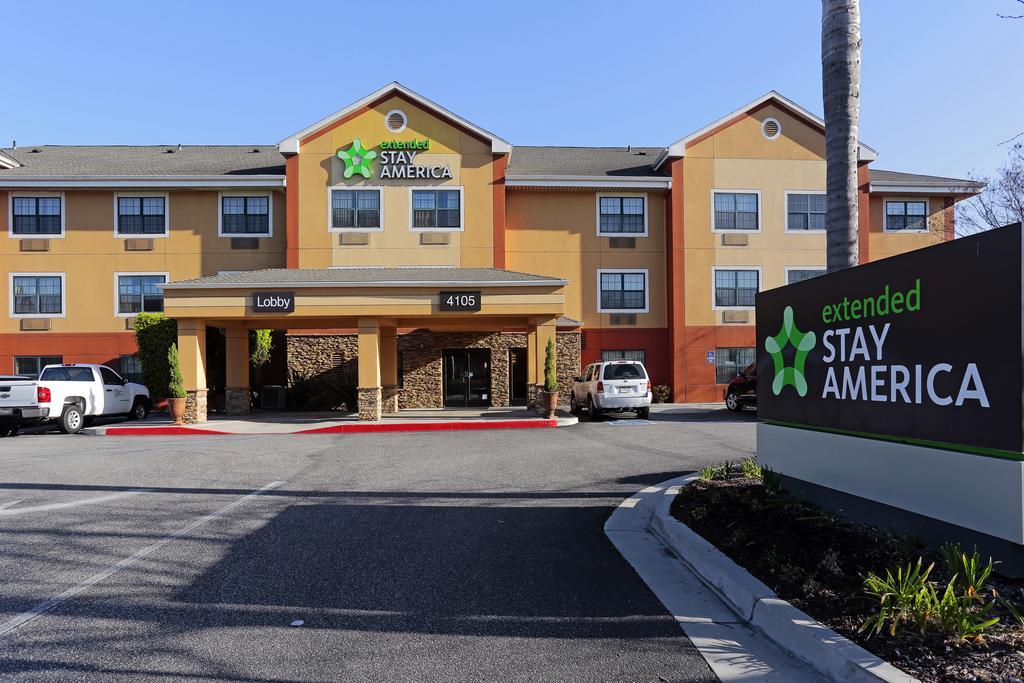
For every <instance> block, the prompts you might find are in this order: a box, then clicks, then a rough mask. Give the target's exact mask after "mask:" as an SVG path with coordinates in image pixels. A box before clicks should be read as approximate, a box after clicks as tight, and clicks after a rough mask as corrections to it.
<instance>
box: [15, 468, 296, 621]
mask: <svg viewBox="0 0 1024 683" xmlns="http://www.w3.org/2000/svg"><path fill="white" fill-rule="evenodd" d="M284 483H285V482H283V481H272V482H270V483H269V484H267V485H266V486H263V487H261V488H258V489H256V490H255V491H253V492H252V493H247V494H246V495H244V496H242V497H241V498H239V499H237V500H235V501H234V502H231V503H228V504H227V505H225V506H224V507H222V508H221V509H219V510H217V511H216V512H211V513H210V514H208V515H206V516H205V517H200V518H199V519H197V520H195V521H194V522H191V523H189V524H187V525H185V526H183V527H182V528H180V529H178V530H177V531H175V532H174V533H172V534H170V535H168V536H164V537H163V538H161V539H160V540H159V541H157V542H155V543H151V544H150V545H147V546H146V547H145V548H143V549H141V550H139V551H137V552H135V553H134V554H132V555H130V556H128V557H126V558H124V559H123V560H121V561H120V562H117V563H116V564H113V565H111V566H109V567H107V568H106V569H104V570H103V571H100V572H96V573H95V574H93V575H92V576H90V577H89V578H87V579H85V580H84V581H82V582H81V583H79V584H77V585H75V586H72V587H71V588H69V589H67V590H66V591H64V592H63V593H58V594H57V595H55V596H53V597H52V598H50V599H49V600H47V601H46V602H42V603H40V604H38V605H36V606H35V607H33V608H32V609H30V610H29V611H27V612H22V613H21V614H19V615H17V616H15V617H12V618H11V619H8V620H7V621H6V622H4V623H2V624H0V637H2V636H5V635H7V634H8V633H10V632H11V631H13V630H14V629H16V628H18V627H19V626H23V625H25V624H27V623H28V622H30V621H32V620H33V619H35V618H36V617H38V616H40V615H42V614H45V613H47V612H49V611H50V610H52V609H53V608H55V607H57V606H59V605H61V604H63V603H65V602H67V601H68V600H70V599H71V598H73V597H75V596H76V595H78V594H79V593H81V592H82V591H85V590H87V589H89V588H92V587H93V586H95V585H96V584H98V583H99V582H100V581H103V580H104V579H106V578H109V577H111V576H113V575H114V574H116V573H118V572H119V571H121V570H122V569H127V568H128V567H130V566H132V565H133V564H135V563H136V562H138V561H139V560H141V559H142V558H144V557H146V556H147V555H151V554H152V553H154V552H156V551H157V550H160V548H163V547H164V546H165V545H167V544H168V543H170V542H171V541H175V540H177V539H179V538H181V537H182V536H184V535H185V534H188V533H191V532H192V531H195V530H196V529H198V528H199V527H201V526H203V525H204V524H208V523H210V522H212V521H214V520H216V519H217V518H219V517H222V516H224V515H226V514H227V513H229V512H231V511H232V510H234V509H235V508H236V507H238V506H239V505H244V504H245V503H247V502H248V501H250V500H252V499H253V498H255V497H256V496H259V495H261V494H264V493H266V492H267V491H270V490H272V489H276V488H277V487H279V486H283V485H284ZM138 493H141V491H139V492H138ZM108 499H109V498H108ZM93 502H96V501H95V500H94V501H93ZM51 509H52V508H51Z"/></svg>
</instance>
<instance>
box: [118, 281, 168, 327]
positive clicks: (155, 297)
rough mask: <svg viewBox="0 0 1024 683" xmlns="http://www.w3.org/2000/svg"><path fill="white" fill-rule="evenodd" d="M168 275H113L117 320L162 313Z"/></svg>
mask: <svg viewBox="0 0 1024 683" xmlns="http://www.w3.org/2000/svg"><path fill="white" fill-rule="evenodd" d="M167 280H168V273H114V311H115V313H116V315H117V317H119V318H130V317H132V316H133V315H138V314H139V313H163V310H164V290H163V289H161V288H160V285H162V284H166V282H167Z"/></svg>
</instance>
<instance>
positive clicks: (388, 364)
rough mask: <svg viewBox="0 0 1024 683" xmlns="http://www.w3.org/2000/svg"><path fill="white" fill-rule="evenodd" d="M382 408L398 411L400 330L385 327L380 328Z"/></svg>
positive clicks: (393, 411) (387, 410)
mask: <svg viewBox="0 0 1024 683" xmlns="http://www.w3.org/2000/svg"><path fill="white" fill-rule="evenodd" d="M380 380H381V383H382V387H381V410H382V411H383V412H384V413H397V412H398V330H397V329H395V328H394V327H384V328H381V330H380Z"/></svg>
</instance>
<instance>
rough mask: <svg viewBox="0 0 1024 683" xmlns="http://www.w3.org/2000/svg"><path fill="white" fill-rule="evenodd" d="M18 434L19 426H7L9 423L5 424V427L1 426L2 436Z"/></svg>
mask: <svg viewBox="0 0 1024 683" xmlns="http://www.w3.org/2000/svg"><path fill="white" fill-rule="evenodd" d="M17 435H18V427H17V426H7V425H5V426H3V427H0V437H4V436H17Z"/></svg>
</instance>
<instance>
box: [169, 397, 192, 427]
mask: <svg viewBox="0 0 1024 683" xmlns="http://www.w3.org/2000/svg"><path fill="white" fill-rule="evenodd" d="M187 400H188V399H184V398H169V399H167V407H168V409H169V410H170V412H171V418H172V419H173V420H174V424H176V425H180V424H182V423H184V421H185V401H187Z"/></svg>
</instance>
